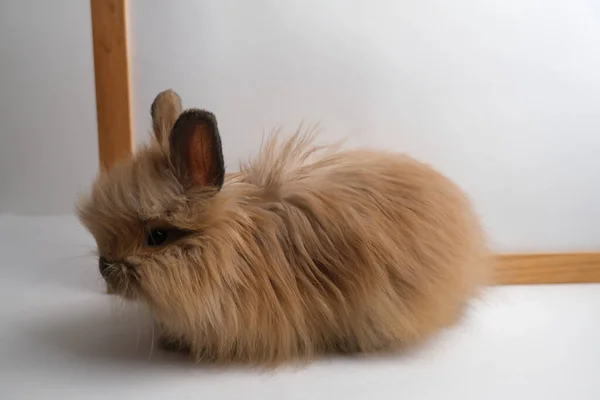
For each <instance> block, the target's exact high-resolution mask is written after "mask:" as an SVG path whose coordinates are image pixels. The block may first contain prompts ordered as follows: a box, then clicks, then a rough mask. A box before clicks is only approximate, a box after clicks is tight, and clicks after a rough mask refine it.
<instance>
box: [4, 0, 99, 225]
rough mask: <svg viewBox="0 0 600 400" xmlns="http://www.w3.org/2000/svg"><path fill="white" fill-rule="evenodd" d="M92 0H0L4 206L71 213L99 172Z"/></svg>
mask: <svg viewBox="0 0 600 400" xmlns="http://www.w3.org/2000/svg"><path fill="white" fill-rule="evenodd" d="M89 3H90V2H89V1H83V0H52V1H43V0H2V1H0V212H13V213H33V214H50V213H71V212H72V211H73V202H74V200H75V195H76V193H77V192H78V191H79V190H81V189H86V188H87V187H88V186H89V184H90V181H91V179H92V178H93V177H94V175H95V174H96V171H97V169H98V144H97V133H96V99H95V92H94V63H93V55H92V31H91V29H92V28H91V20H90V4H89Z"/></svg>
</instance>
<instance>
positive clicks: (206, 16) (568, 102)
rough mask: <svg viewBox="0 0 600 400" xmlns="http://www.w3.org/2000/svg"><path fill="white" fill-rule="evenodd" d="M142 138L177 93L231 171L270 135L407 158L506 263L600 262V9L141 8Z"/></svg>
mask: <svg viewBox="0 0 600 400" xmlns="http://www.w3.org/2000/svg"><path fill="white" fill-rule="evenodd" d="M129 16H130V22H131V25H130V36H131V69H132V74H131V76H132V85H133V86H132V87H133V98H134V110H133V111H134V125H135V127H136V132H137V134H138V137H137V141H138V142H141V141H145V140H147V137H148V135H147V133H146V132H147V131H148V129H149V126H150V121H149V117H148V109H149V106H150V103H151V102H152V99H153V97H154V96H155V95H156V94H157V93H158V91H160V90H162V89H164V88H167V87H172V88H174V89H176V90H177V91H179V92H180V94H181V95H182V97H183V101H184V104H185V105H187V106H195V107H204V108H208V109H211V110H213V111H214V112H215V113H216V115H217V118H218V119H219V121H220V126H221V134H222V135H223V143H224V150H225V156H226V160H227V163H228V166H229V167H230V168H232V169H235V168H236V167H237V165H238V161H239V160H240V159H244V158H246V157H248V155H249V154H250V153H251V152H255V151H256V149H257V148H258V145H259V142H260V139H261V135H262V132H263V130H265V129H266V130H269V129H271V128H273V127H275V126H277V125H285V126H288V127H290V128H294V127H295V126H296V125H297V124H298V122H299V121H300V120H302V119H305V120H307V121H315V120H320V121H321V122H322V128H323V134H324V136H325V137H326V138H339V137H341V136H345V135H349V136H350V138H351V140H350V143H351V144H357V145H370V146H376V147H383V148H389V149H393V150H398V151H408V152H410V153H412V154H414V155H416V156H418V157H419V158H422V159H424V160H426V161H429V162H431V163H433V164H435V165H436V166H438V167H440V168H441V169H442V170H443V171H444V172H446V173H447V174H448V175H450V176H451V177H453V178H454V179H456V180H457V181H458V182H459V183H460V184H461V185H462V186H463V187H465V188H466V189H467V190H468V192H469V193H470V194H471V195H472V197H473V198H474V200H475V202H476V205H477V208H478V210H479V211H480V213H481V214H482V215H483V217H484V219H485V222H486V225H487V226H488V227H489V231H490V234H491V237H492V239H493V240H494V244H495V246H496V248H498V249H501V250H508V251H537V250H546V251H576V250H598V249H600V223H599V221H600V208H599V207H598V204H600V185H599V184H598V182H599V181H598V176H599V175H600V157H598V154H599V153H600V134H599V132H600V24H599V23H598V20H599V18H600V2H598V1H596V0H593V1H590V0H505V1H481V0H456V1H441V0H429V1H414V0H377V1H372V0H353V1H348V0H328V1H321V0H287V1H274V0H255V1H246V2H243V1H239V0H237V1H236V0H220V1H197V0H179V1H176V2H173V1H168V0H154V1H147V0H131V1H130V2H129Z"/></svg>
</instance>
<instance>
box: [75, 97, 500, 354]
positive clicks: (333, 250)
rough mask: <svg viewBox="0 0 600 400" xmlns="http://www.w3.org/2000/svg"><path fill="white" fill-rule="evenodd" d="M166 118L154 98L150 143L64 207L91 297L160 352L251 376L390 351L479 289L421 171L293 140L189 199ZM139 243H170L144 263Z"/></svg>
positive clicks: (415, 338) (457, 199) (449, 196)
mask: <svg viewBox="0 0 600 400" xmlns="http://www.w3.org/2000/svg"><path fill="white" fill-rule="evenodd" d="M181 112H182V110H181V105H180V103H179V97H178V96H177V95H176V94H175V93H174V92H172V91H165V92H162V93H161V94H159V95H158V96H157V99H156V100H155V102H154V104H153V107H152V116H153V123H154V129H155V132H154V134H155V139H154V141H153V143H152V144H151V145H149V146H148V147H145V148H142V149H140V150H138V151H137V152H136V154H135V155H134V156H133V157H132V158H131V159H129V160H127V161H125V162H123V163H121V164H118V165H116V166H115V167H114V168H112V169H111V170H109V171H107V172H106V173H104V174H101V175H100V176H99V177H98V178H97V180H96V182H95V183H94V185H93V188H92V190H91V193H90V195H89V196H87V197H86V198H84V199H82V201H81V202H80V204H79V216H80V219H81V221H82V223H83V224H84V225H85V226H86V227H87V228H88V229H89V231H90V232H91V233H92V234H93V235H94V237H95V239H96V241H97V244H98V248H99V252H100V254H101V255H102V256H104V257H106V259H108V260H110V262H111V272H110V275H109V276H108V277H107V281H108V282H109V284H110V285H111V286H112V287H113V289H114V290H115V291H116V292H117V293H119V294H121V295H122V296H124V297H125V298H130V299H136V300H138V301H139V302H141V303H143V304H146V305H147V306H148V307H149V308H150V310H151V312H152V313H153V315H154V317H155V319H156V321H157V323H158V324H159V325H160V326H161V327H162V329H163V332H162V336H163V337H162V341H163V343H165V344H168V345H170V346H171V347H173V346H175V347H178V348H180V349H186V350H189V351H190V352H191V354H192V355H193V356H194V357H195V358H196V359H197V360H213V361H244V362H251V363H262V364H273V363H279V362H284V361H289V360H299V359H304V360H306V359H308V358H310V357H312V356H315V355H318V354H322V353H327V352H332V351H333V352H346V353H348V352H349V353H354V352H375V351H381V350H388V349H389V350H393V349H397V348H404V347H406V346H410V345H413V344H417V343H420V342H422V341H424V340H425V339H427V338H429V337H431V335H433V334H434V333H436V332H438V331H439V330H440V329H442V328H444V327H447V326H449V325H451V324H453V323H456V322H457V321H458V320H459V318H460V316H461V314H462V312H463V310H464V309H465V306H466V305H467V303H468V301H469V300H470V299H471V298H472V297H473V296H475V295H476V294H477V293H478V290H479V289H480V288H481V287H482V285H484V284H485V282H486V278H487V275H488V271H489V263H488V252H487V248H486V243H485V240H484V235H483V233H482V229H481V227H480V224H479V221H478V218H477V217H476V215H475V213H474V212H473V209H472V207H471V205H470V204H469V201H468V200H467V198H466V197H465V195H464V194H463V192H462V191H461V190H460V189H459V188H458V187H457V186H456V185H455V184H453V183H452V182H451V181H450V180H448V179H447V178H445V177H444V176H443V175H441V174H440V173H438V172H436V171H435V170H433V169H432V168H430V167H429V166H427V165H425V164H422V163H420V162H417V161H415V160H413V159H411V158H409V157H407V156H405V155H400V154H393V153H386V152H380V151H337V150H335V149H333V150H332V149H330V148H327V147H324V148H319V147H316V146H315V145H314V144H313V143H314V140H313V139H314V138H313V136H314V135H312V134H311V133H310V132H298V133H296V134H295V135H293V136H291V137H290V138H288V139H286V140H283V141H282V142H281V143H278V137H277V136H273V137H271V138H270V139H269V140H267V142H266V143H265V144H264V145H263V147H262V150H261V151H260V153H259V156H258V157H257V158H256V159H255V160H253V161H252V162H250V163H248V164H247V165H243V166H242V168H241V171H240V172H239V173H235V174H231V175H227V176H226V178H225V183H224V184H223V186H222V188H221V190H218V189H217V188H214V187H211V186H204V187H202V186H198V185H196V186H194V185H192V186H190V185H188V184H184V183H183V181H182V179H181V174H180V173H179V172H178V171H175V170H174V167H173V163H172V162H171V160H170V158H171V155H170V149H169V143H168V140H166V139H165V138H168V136H169V134H170V129H171V128H172V127H173V125H174V124H175V122H176V120H177V118H178V116H179V115H180V114H181ZM153 227H172V228H176V229H177V230H178V231H180V232H186V234H185V235H182V236H181V237H179V238H177V239H176V240H174V241H172V242H169V243H167V244H165V245H164V246H156V247H148V246H146V240H145V238H146V236H147V234H148V233H147V232H148V230H149V229H152V228H153Z"/></svg>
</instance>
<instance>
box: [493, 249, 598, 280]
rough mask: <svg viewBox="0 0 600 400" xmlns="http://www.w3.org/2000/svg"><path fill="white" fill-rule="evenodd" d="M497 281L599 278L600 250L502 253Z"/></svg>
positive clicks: (497, 270) (496, 275)
mask: <svg viewBox="0 0 600 400" xmlns="http://www.w3.org/2000/svg"><path fill="white" fill-rule="evenodd" d="M496 261H497V264H496V268H495V276H494V278H495V283H496V284H498V285H523V284H546V283H591V282H600V253H554V254H552V253H550V254H510V255H499V256H498V257H497V260H496Z"/></svg>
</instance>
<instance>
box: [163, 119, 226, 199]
mask: <svg viewBox="0 0 600 400" xmlns="http://www.w3.org/2000/svg"><path fill="white" fill-rule="evenodd" d="M169 147H170V153H171V162H172V164H173V166H174V168H175V170H176V173H177V175H178V177H179V178H180V180H182V183H183V184H184V185H185V186H187V185H188V184H192V185H200V186H215V187H216V188H218V189H220V188H221V186H223V180H224V179H225V164H224V161H223V149H222V148H221V137H220V136H219V129H218V127H217V120H216V118H215V116H214V115H213V114H212V113H210V112H208V111H204V110H198V109H190V110H187V111H185V112H184V113H183V114H181V115H180V116H179V119H177V122H175V125H174V126H173V131H172V132H171V136H170V138H169Z"/></svg>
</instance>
